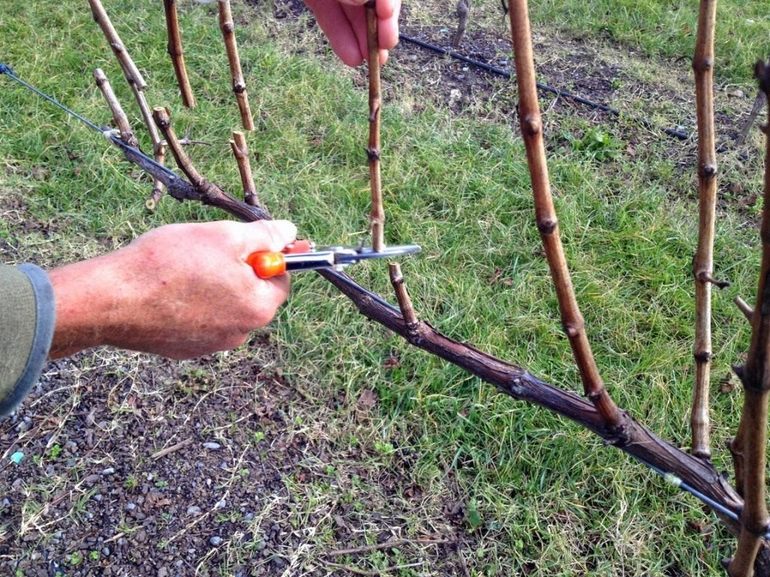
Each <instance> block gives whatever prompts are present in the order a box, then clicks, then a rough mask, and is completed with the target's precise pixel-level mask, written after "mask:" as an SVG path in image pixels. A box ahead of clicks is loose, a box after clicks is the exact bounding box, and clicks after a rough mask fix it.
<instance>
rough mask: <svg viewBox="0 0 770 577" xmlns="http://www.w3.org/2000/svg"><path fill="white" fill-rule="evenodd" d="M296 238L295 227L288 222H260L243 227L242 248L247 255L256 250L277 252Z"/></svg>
mask: <svg viewBox="0 0 770 577" xmlns="http://www.w3.org/2000/svg"><path fill="white" fill-rule="evenodd" d="M296 238H297V227H296V226H295V225H294V224H293V223H291V222H289V221H288V220H262V221H259V222H250V223H246V224H244V226H243V239H242V243H243V244H242V246H243V248H244V249H245V250H246V252H247V254H251V253H252V252H255V251H258V250H270V251H274V252H279V251H281V250H283V248H284V247H285V246H286V245H287V244H290V243H292V242H294V240H295V239H296Z"/></svg>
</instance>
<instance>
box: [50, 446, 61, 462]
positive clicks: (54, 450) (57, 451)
mask: <svg viewBox="0 0 770 577" xmlns="http://www.w3.org/2000/svg"><path fill="white" fill-rule="evenodd" d="M61 452H62V447H61V445H59V444H58V443H56V444H54V445H53V446H51V448H50V449H48V456H49V457H50V458H51V460H52V461H55V460H56V459H58V458H59V456H60V455H61Z"/></svg>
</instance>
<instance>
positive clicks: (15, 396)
mask: <svg viewBox="0 0 770 577" xmlns="http://www.w3.org/2000/svg"><path fill="white" fill-rule="evenodd" d="M55 315H56V306H55V303H54V295H53V288H52V287H51V283H50V281H49V280H48V275H46V273H45V271H43V270H42V269H41V268H38V267H36V266H35V265H32V264H23V265H21V266H18V267H12V266H6V265H0V416H3V415H7V414H8V413H10V412H11V411H12V410H13V409H15V408H16V406H17V405H18V404H19V403H20V402H21V400H22V399H23V398H24V396H25V395H26V394H27V393H28V392H29V390H30V388H31V387H32V385H34V384H35V382H36V381H37V380H38V378H39V377H40V373H41V371H42V370H43V366H44V365H45V363H46V359H47V358H48V351H49V349H50V348H51V339H52V338H53V330H54V326H55V321H56V318H55Z"/></svg>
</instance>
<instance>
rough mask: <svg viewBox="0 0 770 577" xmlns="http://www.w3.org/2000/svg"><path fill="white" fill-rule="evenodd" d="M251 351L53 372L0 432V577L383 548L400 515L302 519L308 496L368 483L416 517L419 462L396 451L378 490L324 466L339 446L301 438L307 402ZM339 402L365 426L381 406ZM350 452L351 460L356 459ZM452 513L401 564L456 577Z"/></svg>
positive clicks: (98, 354)
mask: <svg viewBox="0 0 770 577" xmlns="http://www.w3.org/2000/svg"><path fill="white" fill-rule="evenodd" d="M250 350H251V351H252V352H251V353H246V354H237V353H234V354H223V355H219V356H215V357H209V358H202V359H199V360H196V361H190V362H183V363H177V362H171V361H165V360H161V359H158V358H155V357H149V356H145V355H138V354H136V355H131V354H122V353H118V352H115V351H111V350H107V349H104V350H97V351H94V352H89V353H84V354H81V355H78V356H76V357H74V358H72V359H69V360H64V361H59V362H56V363H52V364H51V365H50V366H49V367H48V368H47V369H46V371H45V374H44V375H43V378H42V379H41V381H40V384H39V385H38V386H36V388H35V391H34V392H33V394H31V395H30V396H29V397H28V398H27V400H26V401H25V403H24V404H23V406H22V407H21V409H20V410H19V411H18V412H17V413H16V414H15V415H13V417H12V418H10V419H7V420H4V421H2V422H0V443H2V447H3V449H4V451H3V454H2V459H1V460H0V462H2V468H1V470H0V487H2V490H0V570H2V574H5V575H16V574H23V575H25V576H46V577H49V576H54V575H67V576H68V577H86V576H96V575H103V576H118V575H120V576H129V575H130V576H137V577H139V576H142V577H144V576H155V575H157V576H161V577H163V576H165V577H171V576H189V575H220V574H221V575H225V574H226V575H234V576H239V577H250V576H258V575H282V574H284V575H293V574H298V573H295V572H294V571H299V568H300V567H305V568H306V569H307V568H308V567H310V568H312V567H313V558H314V557H315V558H316V560H315V564H316V565H319V564H320V567H324V566H327V567H328V568H333V566H334V562H335V561H338V559H337V558H336V557H330V558H328V560H325V561H324V559H325V558H324V555H325V554H326V553H328V550H330V549H332V548H333V547H329V548H328V549H327V550H324V549H321V550H317V549H316V547H315V545H314V546H312V547H311V546H310V545H309V544H310V543H314V539H313V537H315V536H316V532H317V531H319V530H320V528H322V527H325V530H328V531H330V532H331V534H332V535H333V536H334V538H333V543H338V544H342V543H345V544H355V543H356V541H357V540H358V539H360V536H361V535H362V533H369V532H370V530H371V528H372V527H373V526H381V527H382V530H381V531H380V532H379V534H378V535H379V536H378V537H377V542H378V543H380V544H382V543H387V542H389V541H390V540H392V539H393V538H394V535H393V528H394V527H397V526H399V525H400V524H402V523H403V518H404V516H405V515H406V514H408V511H407V510H406V509H404V510H402V511H399V510H398V509H395V510H389V511H388V510H380V511H378V505H377V504H376V499H373V500H372V502H370V503H367V504H366V509H365V511H364V512H362V511H361V510H360V508H359V507H358V505H360V503H359V504H357V505H356V506H354V504H353V503H345V502H343V501H340V500H339V499H338V498H337V499H335V500H334V501H332V502H331V503H330V504H329V507H328V508H326V509H325V510H324V511H323V514H321V513H319V512H313V511H310V512H309V511H308V507H307V503H306V502H304V498H303V493H304V492H305V490H306V489H307V490H310V489H312V488H313V487H314V486H316V485H318V484H319V483H325V484H327V485H328V484H332V485H334V484H337V486H338V491H339V493H340V494H342V493H344V490H345V487H349V486H350V484H351V483H353V482H355V483H372V484H376V485H377V487H378V489H377V490H376V491H374V492H373V495H377V494H381V496H382V497H385V496H388V495H389V496H390V497H391V498H392V497H393V496H394V495H397V494H401V493H402V492H404V493H405V499H406V502H410V501H411V502H412V503H413V505H414V504H418V503H419V502H420V500H421V498H422V494H421V490H420V488H419V487H418V486H415V485H414V484H413V483H410V482H409V478H410V473H409V471H410V468H411V467H412V466H413V464H414V461H415V457H414V455H411V456H410V455H409V454H408V452H406V453H404V452H402V451H399V450H398V448H393V452H394V455H395V457H394V458H393V463H392V465H393V466H392V467H391V468H390V469H389V473H388V475H386V476H384V477H383V476H382V475H381V474H380V475H377V476H376V478H375V477H374V476H371V478H370V475H369V474H368V473H367V469H366V467H360V468H358V469H351V470H349V471H334V472H332V470H331V469H330V468H329V466H322V464H323V463H324V462H327V461H328V455H329V454H342V453H345V452H346V449H347V452H350V448H349V447H347V448H346V447H341V446H334V444H333V443H332V442H330V441H329V440H328V439H326V438H325V437H324V435H323V434H320V433H319V434H314V433H313V431H312V429H308V428H306V427H302V426H300V425H299V421H298V417H297V416H296V415H298V414H299V413H300V408H301V407H302V406H303V404H305V403H306V402H307V401H305V400H304V399H303V398H302V396H301V393H300V392H299V389H298V388H296V387H293V386H290V385H289V384H288V383H286V382H285V380H284V378H283V377H282V376H281V374H280V371H278V370H276V369H275V368H269V367H275V362H274V359H273V358H272V357H271V355H272V352H271V351H273V350H274V349H272V347H271V344H270V341H269V335H268V334H262V335H260V336H258V337H257V338H256V339H255V340H254V341H253V342H252V343H250ZM339 402H340V403H341V404H349V405H350V407H351V411H352V414H354V415H355V418H356V419H358V420H361V421H362V422H363V423H364V425H365V423H366V421H367V413H368V412H369V411H370V410H371V408H372V406H373V403H375V402H376V400H374V399H370V398H363V399H358V400H352V401H350V402H349V403H348V400H346V399H340V400H339ZM313 410H315V411H317V410H318V408H317V407H315V408H314V409H313ZM353 453H355V451H353ZM353 453H351V454H348V455H347V457H346V458H347V459H349V460H350V461H351V462H355V461H356V460H359V459H363V456H362V455H360V454H358V455H355V454H353ZM12 456H13V457H12ZM12 460H15V461H18V464H15V463H14V462H12ZM319 464H321V466H319ZM356 479H357V480H356ZM453 515H454V516H455V517H457V518H456V519H454V520H452V519H453V518H449V519H448V523H449V525H448V526H447V527H446V531H445V532H444V533H443V534H442V538H441V540H440V541H441V542H440V543H437V544H422V543H419V542H418V541H417V540H415V543H414V546H415V547H416V548H418V549H420V548H422V549H424V550H418V551H417V552H416V553H412V559H414V558H422V559H424V562H426V563H430V565H431V566H432V567H445V568H447V572H446V573H444V574H451V573H453V571H451V570H449V566H448V564H447V559H450V560H452V563H453V562H455V560H456V552H457V547H458V542H456V541H455V539H454V538H452V539H450V540H449V541H450V542H447V535H448V534H449V535H450V536H451V535H453V534H454V533H455V531H459V534H458V535H459V536H458V537H457V540H459V541H460V542H461V541H462V539H463V534H462V527H463V519H462V504H457V505H456V506H455V508H454V510H453ZM449 517H451V515H449ZM360 518H365V519H366V523H365V524H362V523H361V521H360ZM452 525H454V529H452ZM362 527H365V528H366V530H364V529H363V528H362ZM402 541H404V542H402V543H401V545H400V546H401V548H402V549H403V548H404V547H406V548H407V549H408V548H409V545H410V540H409V539H406V540H404V539H402ZM382 549H383V550H385V549H387V547H383V548H382ZM383 554H384V553H383ZM340 555H341V554H340ZM425 557H428V558H429V559H430V560H427V559H425ZM319 558H320V560H319ZM442 559H443V560H442ZM287 572H288V573H287ZM304 574H322V573H316V572H312V571H311V572H310V573H304ZM327 574H328V572H327Z"/></svg>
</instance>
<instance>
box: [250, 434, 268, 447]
mask: <svg viewBox="0 0 770 577" xmlns="http://www.w3.org/2000/svg"><path fill="white" fill-rule="evenodd" d="M264 439H265V433H264V432H263V431H254V434H253V435H252V436H251V440H252V442H254V444H256V443H259V442H260V441H264Z"/></svg>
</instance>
